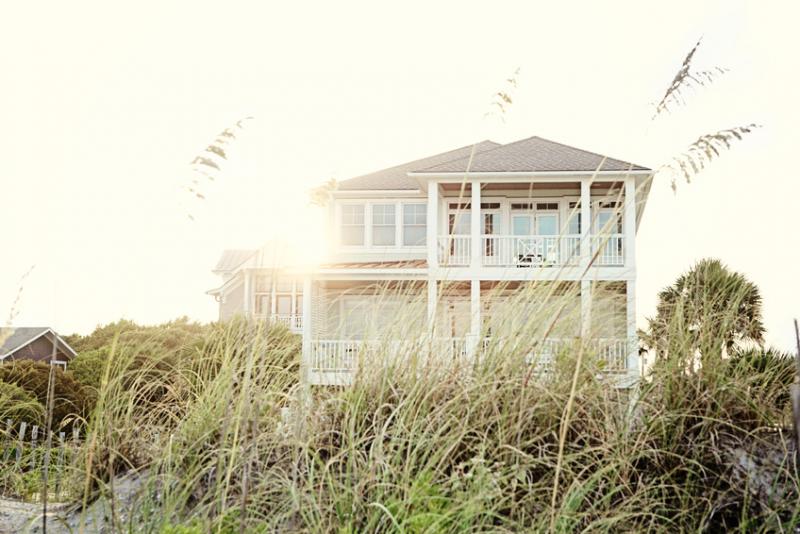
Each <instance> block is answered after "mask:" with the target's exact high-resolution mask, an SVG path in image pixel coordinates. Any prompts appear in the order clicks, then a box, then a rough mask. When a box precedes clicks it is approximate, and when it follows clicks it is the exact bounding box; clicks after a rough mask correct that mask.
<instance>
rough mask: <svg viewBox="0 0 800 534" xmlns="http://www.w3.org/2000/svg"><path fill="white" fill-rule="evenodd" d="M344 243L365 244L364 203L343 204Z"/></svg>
mask: <svg viewBox="0 0 800 534" xmlns="http://www.w3.org/2000/svg"><path fill="white" fill-rule="evenodd" d="M341 230H342V245H347V246H359V245H361V246H363V245H364V204H343V205H342V228H341Z"/></svg>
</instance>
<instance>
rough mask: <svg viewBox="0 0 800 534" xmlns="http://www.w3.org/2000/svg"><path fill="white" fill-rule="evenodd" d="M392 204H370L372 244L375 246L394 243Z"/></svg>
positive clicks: (393, 212)
mask: <svg viewBox="0 0 800 534" xmlns="http://www.w3.org/2000/svg"><path fill="white" fill-rule="evenodd" d="M394 214H395V211H394V204H373V206H372V244H373V245H377V246H391V245H394V236H395V218H394V216H395V215H394Z"/></svg>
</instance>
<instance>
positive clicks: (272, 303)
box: [269, 271, 278, 316]
mask: <svg viewBox="0 0 800 534" xmlns="http://www.w3.org/2000/svg"><path fill="white" fill-rule="evenodd" d="M277 276H278V273H277V271H273V272H272V277H271V278H270V281H269V313H270V316H274V315H275V314H276V313H277V309H278V308H277V306H278V303H277V299H276V298H275V289H276V288H277V284H278V281H277Z"/></svg>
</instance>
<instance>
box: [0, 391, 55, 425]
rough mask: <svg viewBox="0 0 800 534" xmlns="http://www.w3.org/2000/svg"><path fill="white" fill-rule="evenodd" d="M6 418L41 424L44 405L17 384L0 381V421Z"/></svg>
mask: <svg viewBox="0 0 800 534" xmlns="http://www.w3.org/2000/svg"><path fill="white" fill-rule="evenodd" d="M6 419H11V420H12V421H14V422H21V421H26V422H28V423H30V424H33V425H41V424H42V423H43V421H44V406H43V405H42V403H41V402H39V401H38V400H37V399H36V397H34V396H33V395H31V394H30V393H28V392H27V391H25V390H24V389H22V388H21V387H19V386H18V385H16V384H9V383H6V382H0V422H2V421H5V420H6Z"/></svg>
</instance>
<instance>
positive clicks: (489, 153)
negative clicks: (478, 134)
mask: <svg viewBox="0 0 800 534" xmlns="http://www.w3.org/2000/svg"><path fill="white" fill-rule="evenodd" d="M468 164H469V158H468V157H463V158H460V159H457V160H451V161H447V162H444V163H440V164H435V165H430V166H428V167H425V168H417V169H414V170H415V171H418V172H466V171H467V165H468ZM596 170H601V171H631V170H634V171H647V170H650V169H648V168H647V167H642V166H641V165H636V164H633V163H628V162H626V161H622V160H618V159H614V158H608V157H606V156H603V155H601V154H596V153H594V152H589V151H586V150H582V149H580V148H575V147H572V146H568V145H564V144H562V143H556V142H555V141H550V140H548V139H542V138H541V137H536V136H534V137H529V138H527V139H522V140H520V141H515V142H513V143H509V144H507V145H502V146H499V147H497V148H495V149H492V150H486V151H482V152H480V153H479V154H477V155H476V156H475V157H474V158H473V159H472V163H471V164H470V165H469V171H470V172H553V171H566V172H570V171H575V172H594V171H596Z"/></svg>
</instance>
